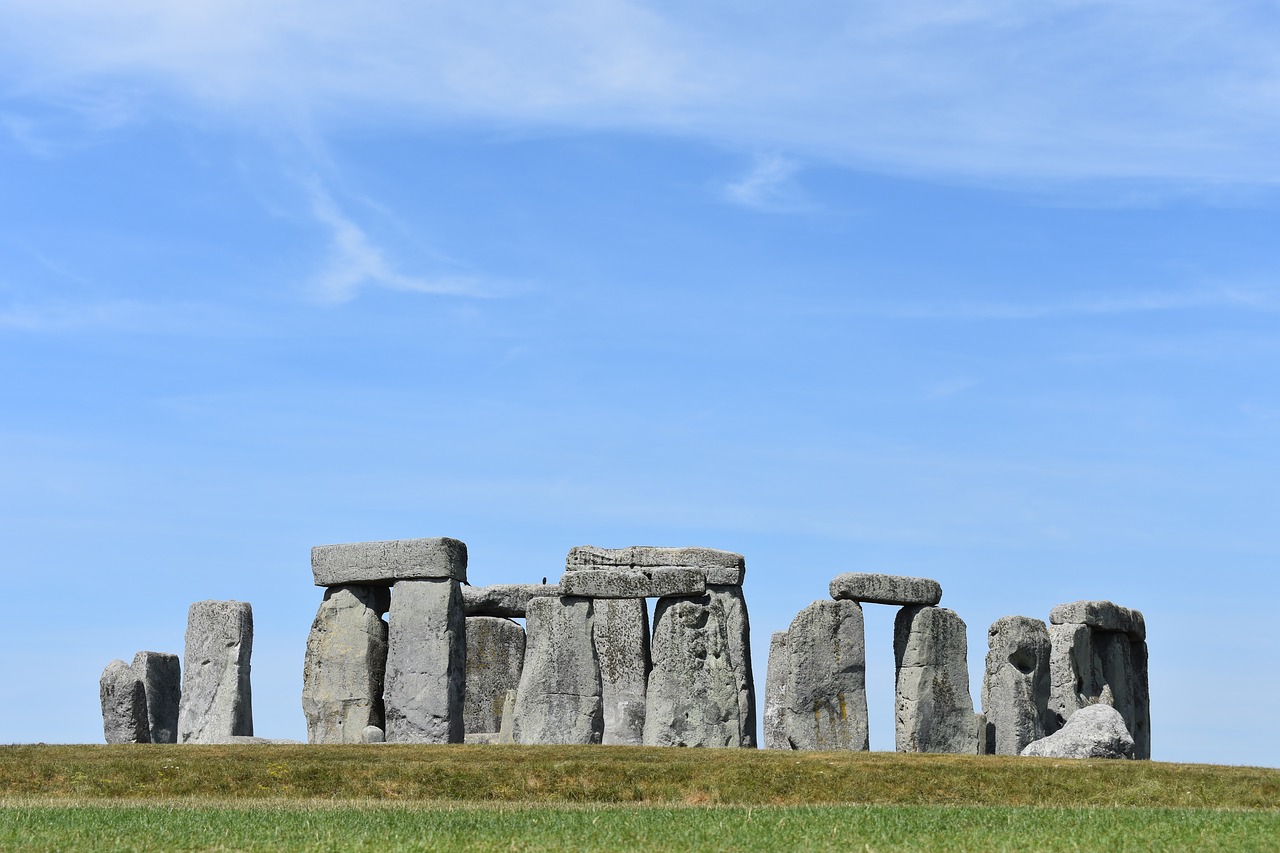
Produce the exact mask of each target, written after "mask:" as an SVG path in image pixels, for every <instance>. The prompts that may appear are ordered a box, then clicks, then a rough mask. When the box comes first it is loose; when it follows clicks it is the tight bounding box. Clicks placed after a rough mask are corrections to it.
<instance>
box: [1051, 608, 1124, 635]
mask: <svg viewBox="0 0 1280 853" xmlns="http://www.w3.org/2000/svg"><path fill="white" fill-rule="evenodd" d="M1049 621H1050V622H1051V623H1053V624H1054V625H1088V626H1089V627H1090V628H1093V629H1094V630H1097V631H1119V632H1121V633H1123V634H1128V635H1129V637H1130V638H1131V639H1134V640H1145V639H1146V638H1147V622H1146V619H1144V618H1143V616H1142V612H1141V611H1138V610H1131V609H1130V608H1128V607H1121V606H1120V605H1119V604H1113V603H1112V602H1110V601H1073V602H1071V603H1070V604H1059V605H1058V606H1057V607H1055V608H1053V609H1052V610H1050V611H1049Z"/></svg>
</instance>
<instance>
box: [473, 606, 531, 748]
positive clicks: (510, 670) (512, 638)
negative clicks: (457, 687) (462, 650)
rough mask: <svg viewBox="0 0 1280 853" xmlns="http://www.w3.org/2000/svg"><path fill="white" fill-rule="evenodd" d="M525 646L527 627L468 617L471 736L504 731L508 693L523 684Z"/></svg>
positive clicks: (513, 623) (494, 618)
mask: <svg viewBox="0 0 1280 853" xmlns="http://www.w3.org/2000/svg"><path fill="white" fill-rule="evenodd" d="M464 598H465V595H464ZM524 645H525V640H524V628H523V627H521V626H520V625H519V624H517V623H515V622H512V621H511V620H510V619H503V618H501V617H497V616H468V617H467V689H466V696H465V698H464V700H463V705H464V711H463V717H464V719H465V721H466V722H465V728H466V733H467V734H477V733H481V732H497V731H499V729H500V728H501V726H502V716H503V712H504V710H506V708H505V706H506V702H507V700H508V698H509V696H508V694H513V693H514V691H515V689H516V688H517V687H518V686H519V685H520V672H521V670H523V669H524ZM508 713H509V711H508Z"/></svg>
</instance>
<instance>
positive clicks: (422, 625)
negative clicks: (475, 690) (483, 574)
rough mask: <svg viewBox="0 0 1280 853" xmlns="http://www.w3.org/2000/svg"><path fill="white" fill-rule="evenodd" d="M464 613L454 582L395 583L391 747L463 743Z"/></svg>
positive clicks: (388, 688)
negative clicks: (408, 744) (403, 744)
mask: <svg viewBox="0 0 1280 853" xmlns="http://www.w3.org/2000/svg"><path fill="white" fill-rule="evenodd" d="M466 630H467V628H466V615H465V613H464V612H463V607H462V593H461V592H460V591H459V590H458V582H457V581H456V580H453V579H451V578H437V579H421V580H401V581H396V584H395V586H394V587H393V588H392V592H391V615H390V618H389V625H388V632H387V640H388V641H387V675H386V690H385V693H384V698H385V705H386V721H387V726H386V734H387V741H388V742H390V743H462V737H463V734H464V730H463V729H464V724H463V707H462V703H463V691H464V689H465V683H466V669H467V638H466Z"/></svg>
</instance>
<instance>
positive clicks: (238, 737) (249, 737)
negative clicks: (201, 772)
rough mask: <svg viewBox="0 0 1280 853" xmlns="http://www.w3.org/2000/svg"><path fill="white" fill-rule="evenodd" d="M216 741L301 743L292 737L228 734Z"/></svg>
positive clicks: (225, 742) (224, 742)
mask: <svg viewBox="0 0 1280 853" xmlns="http://www.w3.org/2000/svg"><path fill="white" fill-rule="evenodd" d="M211 742H214V741H211ZM216 743H223V744H227V743H235V744H251V743H258V744H271V743H292V744H301V743H302V741H300V740H292V739H290V738H287V737H255V736H254V735H230V736H228V737H226V738H225V739H223V740H219V741H216Z"/></svg>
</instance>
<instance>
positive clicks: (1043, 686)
mask: <svg viewBox="0 0 1280 853" xmlns="http://www.w3.org/2000/svg"><path fill="white" fill-rule="evenodd" d="M987 645H988V647H989V649H990V650H989V651H988V652H987V666H986V673H985V675H984V676H983V679H982V711H983V714H984V715H985V725H986V730H985V731H984V732H980V733H979V739H980V740H981V741H983V742H985V751H987V752H988V753H989V754H993V755H1019V754H1021V753H1022V750H1023V748H1024V747H1025V746H1026V745H1027V744H1029V743H1031V742H1032V741H1034V740H1039V739H1040V738H1042V737H1044V736H1045V732H1046V730H1045V721H1046V720H1047V719H1048V717H1049V629H1048V628H1047V627H1046V626H1045V624H1044V622H1042V621H1040V620H1039V619H1030V618H1028V617H1026V616H1005V617H1002V618H1000V619H997V620H996V621H995V622H994V623H993V624H992V625H991V629H990V630H989V631H987Z"/></svg>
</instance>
